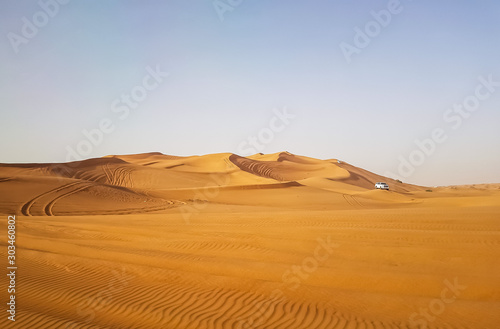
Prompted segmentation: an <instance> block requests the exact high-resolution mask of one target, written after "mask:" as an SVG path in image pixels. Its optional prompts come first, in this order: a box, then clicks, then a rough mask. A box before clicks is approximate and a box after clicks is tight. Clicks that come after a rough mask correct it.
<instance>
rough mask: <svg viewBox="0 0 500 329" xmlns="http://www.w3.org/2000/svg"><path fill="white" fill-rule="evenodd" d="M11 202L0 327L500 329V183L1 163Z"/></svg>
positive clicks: (295, 160) (154, 164) (305, 164)
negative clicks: (11, 243)
mask: <svg viewBox="0 0 500 329" xmlns="http://www.w3.org/2000/svg"><path fill="white" fill-rule="evenodd" d="M377 181H386V182H387V183H389V185H390V187H391V190H390V191H380V190H375V189H374V188H373V184H374V183H375V182H377ZM0 193H1V195H2V198H1V200H0V212H1V213H2V214H3V216H5V218H6V216H7V215H14V214H15V215H16V218H17V224H16V225H17V259H18V264H17V265H18V267H19V270H18V273H19V279H18V289H17V293H16V294H17V297H16V298H17V299H18V301H19V302H18V306H17V321H16V322H15V323H10V322H7V321H6V320H5V321H3V322H2V327H6V328H175V329H179V328H193V329H194V328H214V329H215V328H235V329H238V328H286V329H288V328H304V329H306V328H307V329H309V328H311V329H314V328H325V329H326V328H333V329H368V328H370V329H371V328H373V329H376V328H405V329H408V328H419V329H420V328H443V329H444V328H446V329H451V328H453V329H454V328H457V329H459V328H460V329H464V328H469V329H475V328H477V329H485V328H486V329H497V328H499V327H500V315H499V313H498V309H499V308H500V277H499V273H500V264H499V263H498V258H499V256H500V220H499V219H500V184H482V185H474V186H451V187H439V188H429V187H422V186H415V185H410V184H404V183H400V182H397V181H394V180H392V179H390V178H386V177H382V176H380V175H377V174H375V173H371V172H368V171H366V170H364V169H361V168H357V167H355V166H353V165H350V164H348V163H345V162H341V163H339V162H338V161H337V160H335V159H331V160H318V159H313V158H308V157H304V156H298V155H293V154H290V153H288V152H280V153H275V154H256V155H253V156H250V157H240V156H237V155H234V154H230V153H221V154H211V155H205V156H190V157H177V156H170V155H163V154H161V153H148V154H136V155H123V156H122V155H120V156H118V155H116V156H107V157H103V158H99V159H90V160H85V161H78V162H73V163H68V164H0ZM0 229H1V231H2V232H6V230H7V225H6V221H1V222H0ZM0 257H2V258H3V259H7V248H6V243H5V240H2V247H1V248H0ZM2 282H4V281H2ZM5 283H6V282H5ZM450 287H451V288H452V289H450ZM443 296H444V297H443ZM0 297H1V298H2V300H7V298H8V296H7V292H6V289H2V293H1V294H0ZM443 300H444V301H443ZM5 317H6V316H5ZM4 324H5V325H4Z"/></svg>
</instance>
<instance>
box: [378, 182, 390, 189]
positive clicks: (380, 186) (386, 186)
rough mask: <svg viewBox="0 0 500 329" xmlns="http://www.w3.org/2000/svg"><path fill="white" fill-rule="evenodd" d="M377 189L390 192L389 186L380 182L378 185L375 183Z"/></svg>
mask: <svg viewBox="0 0 500 329" xmlns="http://www.w3.org/2000/svg"><path fill="white" fill-rule="evenodd" d="M375 188H376V189H380V190H388V189H389V185H387V184H386V183H382V182H378V183H375Z"/></svg>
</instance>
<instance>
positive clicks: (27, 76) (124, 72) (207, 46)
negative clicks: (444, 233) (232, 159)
mask: <svg viewBox="0 0 500 329" xmlns="http://www.w3.org/2000/svg"><path fill="white" fill-rule="evenodd" d="M54 1H55V0H53V3H54ZM66 1H67V0H66ZM41 2H42V3H45V2H48V3H50V1H49V0H42V1H41ZM61 2H64V1H62V0H61ZM221 2H222V3H225V2H224V1H221ZM236 2H237V1H233V4H234V3H236ZM390 2H391V1H368V0H365V1H348V0H337V1H319V0H316V1H298V0H292V1H290V0H288V1H265V0H252V1H250V0H243V1H242V2H241V3H240V4H239V5H237V6H235V7H233V8H230V9H232V10H228V11H225V12H224V13H223V14H222V16H223V18H224V19H223V20H221V19H220V15H219V13H218V12H217V10H216V8H215V7H214V3H213V2H212V1H210V0H205V1H186V0H178V1H169V0H161V1H127V0H120V1H117V0H110V1H97V0H86V1H78V0H73V1H69V2H68V3H67V4H61V5H59V8H55V7H54V6H53V5H52V6H49V7H48V8H49V9H48V11H51V10H52V13H51V14H52V16H53V17H50V16H49V15H48V14H45V13H44V12H43V8H42V7H41V6H40V4H39V3H38V2H36V1H4V2H3V4H2V10H1V12H0V34H1V39H0V40H1V41H0V63H1V64H0V65H1V66H2V70H1V75H0V104H1V114H0V138H1V140H2V142H1V152H0V162H62V161H65V160H66V159H67V156H68V148H71V149H73V150H76V149H77V145H78V143H81V141H82V140H87V139H88V138H87V137H85V135H84V134H83V132H82V131H83V130H88V131H91V130H93V129H96V128H98V127H99V123H100V122H101V121H102V120H104V119H107V120H108V124H112V125H113V127H114V131H113V132H111V133H103V138H102V141H100V142H99V143H97V145H92V147H91V149H90V150H89V152H87V153H89V154H88V155H85V156H84V157H85V158H89V157H99V156H103V155H107V154H126V153H139V152H150V151H159V152H163V153H166V154H174V155H195V154H206V153H217V152H233V153H238V152H239V151H240V150H241V145H242V143H244V142H245V141H246V140H247V139H248V138H249V136H250V137H251V136H257V138H259V137H258V136H259V133H261V135H262V134H264V135H262V136H266V138H267V137H268V135H266V134H265V133H262V131H266V129H269V128H270V127H271V126H270V120H272V118H273V116H275V114H274V112H273V109H283V108H284V107H286V108H287V109H288V112H290V113H293V114H294V115H295V117H294V118H293V119H291V120H290V122H289V124H288V125H287V126H286V128H284V129H282V130H281V128H282V127H281V126H280V130H281V131H276V132H275V133H274V138H272V139H265V142H266V143H264V145H263V149H262V152H263V153H274V152H278V151H284V150H287V151H290V152H292V153H296V154H301V155H307V156H311V157H317V158H322V159H328V158H340V159H342V160H345V161H347V162H350V163H352V164H354V165H356V166H360V167H362V168H365V169H368V170H371V171H374V172H377V173H380V174H386V173H388V172H391V173H394V174H398V167H400V163H401V161H402V160H401V159H409V157H410V154H411V153H412V152H414V151H415V150H418V148H417V146H416V144H415V143H414V141H415V140H416V139H418V140H424V139H426V138H429V137H430V136H431V134H432V131H433V130H434V129H442V130H443V131H444V133H445V134H446V136H447V137H448V138H447V139H446V141H444V142H442V143H439V144H437V146H436V148H435V150H434V151H433V152H431V153H430V154H429V155H425V158H424V159H423V160H422V161H420V160H419V161H420V162H422V163H420V162H418V161H417V160H418V159H417V160H415V159H414V160H415V161H416V162H415V163H418V165H415V166H413V167H414V170H413V171H412V172H411V174H408V172H407V173H406V175H404V176H400V177H401V178H403V180H405V181H408V182H413V183H417V184H426V185H446V184H465V183H485V182H492V183H493V182H497V183H498V182H500V170H499V169H498V168H500V129H499V128H498V127H499V123H500V87H496V90H494V91H493V92H491V94H490V95H488V97H487V99H484V100H481V101H480V102H479V105H478V106H477V108H475V110H474V111H473V112H467V113H466V114H467V117H466V118H463V119H462V122H461V123H460V125H459V126H458V127H456V125H458V123H457V120H458V119H457V115H458V114H456V113H455V112H453V113H451V114H450V113H448V121H446V120H445V119H444V118H443V115H444V114H445V113H446V111H447V110H448V109H452V108H453V105H454V104H461V103H462V102H463V101H464V99H465V98H466V97H468V96H471V95H472V96H473V95H474V93H475V90H476V88H477V86H478V84H479V83H480V81H479V80H478V77H480V76H483V77H485V78H487V77H488V76H489V75H492V79H493V80H494V81H500V64H499V63H500V62H499V58H500V42H499V41H498V36H499V35H500V2H498V1H460V0H459V1H451V0H448V1H431V0H418V1H417V0H414V1H409V0H401V1H400V4H399V6H397V10H394V11H397V13H392V14H391V19H390V22H389V23H388V24H386V23H384V25H386V26H382V25H381V24H380V23H375V25H374V24H373V22H371V21H374V17H373V15H372V14H371V12H372V11H374V12H380V11H381V10H388V7H390V6H392V5H389V3H390ZM221 8H223V7H221ZM391 8H392V7H391ZM395 8H396V7H395ZM226 9H227V7H226ZM24 17H25V19H23V18H24ZM385 18H386V17H385ZM26 22H28V23H29V24H28V25H30V24H34V23H36V24H38V25H39V27H36V25H35V28H36V29H38V31H36V33H35V32H33V31H32V30H30V29H29V26H26V25H27V23H26ZM377 24H378V27H379V31H377V30H376V29H377ZM356 27H358V28H360V29H361V30H365V27H368V28H372V30H371V34H372V35H373V36H372V37H369V38H370V42H369V44H368V45H367V46H366V47H364V48H361V47H359V48H358V49H359V51H358V53H355V54H352V56H351V57H350V59H351V60H350V62H348V61H347V60H346V58H345V56H344V54H343V51H342V48H341V46H340V45H341V44H342V43H343V42H344V43H345V44H350V45H353V46H355V43H354V38H355V34H356V32H355V28H356ZM30 33H31V34H30ZM20 40H22V41H20ZM365 41H366V40H365ZM345 44H344V45H345ZM363 46H364V45H363ZM147 67H150V68H151V69H156V67H158V68H159V69H160V70H161V71H162V72H168V74H169V75H168V77H165V78H162V79H163V80H162V81H161V83H159V84H157V85H156V86H155V88H151V89H152V90H149V91H147V95H146V96H145V97H144V100H142V101H141V102H138V105H137V106H136V108H131V107H129V110H130V112H129V114H128V116H126V117H125V116H123V117H124V119H123V120H122V119H120V116H121V115H123V114H124V112H123V111H119V110H118V109H120V108H119V106H122V108H121V109H122V110H123V105H124V103H120V102H121V101H120V97H121V95H122V94H130V93H131V92H132V90H134V88H135V90H136V91H137V92H138V93H139V94H137V95H139V96H142V95H143V94H141V93H140V91H141V89H140V88H142V87H141V86H142V84H143V78H144V77H145V76H147V75H148V74H149V73H148V70H147V69H146V68H147ZM148 79H149V78H148ZM154 82H155V81H154V80H151V79H149V80H148V83H149V85H148V86H150V87H151V85H152V84H153V85H154ZM138 86H139V87H138ZM137 87H138V88H137ZM142 91H144V89H142ZM484 91H486V89H484V88H483V90H482V92H483V94H481V95H484ZM469 99H470V97H469ZM116 101H118V102H119V106H117V104H116V103H115V104H114V102H116ZM113 104H114V105H115V107H113ZM273 122H274V121H273ZM274 123H275V122H274ZM273 127H274V126H273ZM454 127H456V129H454ZM267 132H268V131H267ZM239 153H241V152H239ZM243 155H246V154H243ZM414 155H415V154H414Z"/></svg>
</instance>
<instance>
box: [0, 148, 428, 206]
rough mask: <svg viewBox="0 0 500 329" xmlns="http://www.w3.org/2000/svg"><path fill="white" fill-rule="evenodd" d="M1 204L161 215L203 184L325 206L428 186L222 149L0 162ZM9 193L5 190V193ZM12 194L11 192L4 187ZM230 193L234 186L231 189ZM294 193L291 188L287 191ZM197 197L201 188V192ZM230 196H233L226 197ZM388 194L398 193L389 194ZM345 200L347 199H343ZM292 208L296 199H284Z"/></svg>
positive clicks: (224, 191) (224, 192) (331, 164)
mask: <svg viewBox="0 0 500 329" xmlns="http://www.w3.org/2000/svg"><path fill="white" fill-rule="evenodd" d="M0 175H1V176H0V182H2V184H0V191H2V194H3V195H5V196H6V197H5V198H4V199H2V201H1V203H0V211H1V212H3V213H16V214H23V215H84V214H85V215H92V214H127V213H140V212H161V211H162V210H166V209H170V208H172V207H181V206H183V205H186V204H189V203H190V202H194V201H193V200H194V199H195V195H194V194H197V193H198V192H199V189H200V188H201V189H203V188H207V187H217V188H219V189H220V193H218V195H217V197H215V198H213V199H212V200H208V198H205V199H207V200H204V201H205V202H211V201H212V202H218V201H222V203H224V204H228V205H230V204H241V202H240V198H238V195H239V194H241V196H242V197H243V196H244V195H245V194H247V193H248V192H246V191H248V190H249V189H252V188H253V189H257V188H258V189H262V188H263V187H265V186H266V185H267V188H266V192H265V193H264V194H261V195H260V196H261V197H262V200H259V195H256V196H253V197H252V198H251V199H252V200H253V202H255V204H259V202H265V200H266V199H267V195H275V196H277V195H283V193H285V192H284V188H290V189H291V190H292V189H293V194H294V195H295V194H297V195H304V196H308V195H309V194H311V193H314V194H315V196H316V197H317V202H319V203H323V202H324V204H325V206H328V207H350V206H352V205H358V202H356V201H353V200H356V198H362V199H366V202H367V204H370V203H372V201H373V200H376V201H377V202H378V201H381V200H384V201H386V202H387V203H399V202H401V201H403V200H404V201H405V202H408V201H411V199H412V198H410V197H403V196H404V195H405V194H404V193H409V192H418V191H422V190H424V188H423V187H420V186H415V185H409V184H404V183H399V182H397V181H395V180H393V179H390V178H387V177H382V176H380V175H376V174H374V173H371V172H368V171H366V170H363V169H361V168H357V167H354V166H352V165H349V164H347V163H345V162H342V163H339V162H337V160H317V159H313V158H308V157H303V156H297V155H293V154H290V153H288V152H282V153H276V154H268V155H261V154H257V155H254V156H251V157H246V158H245V157H240V156H238V155H235V154H230V153H222V154H211V155H205V156H190V157H177V156H171V155H164V154H161V153H146V154H134V155H123V156H107V157H103V158H98V159H89V160H84V161H78V162H70V163H63V164H61V163H59V164H0ZM378 181H385V182H387V183H389V184H390V187H391V191H392V192H396V193H403V194H402V195H400V194H394V193H392V192H388V193H386V192H384V191H377V192H380V194H381V195H383V193H385V195H383V197H380V196H379V195H377V193H375V194H373V195H372V194H371V193H366V192H368V191H372V190H373V186H374V184H375V182H378ZM4 191H5V192H4ZM7 191H8V192H7ZM228 191H231V192H230V193H229V192H228ZM290 192H292V191H287V192H286V193H290ZM198 194H199V193H198ZM228 194H231V195H232V196H234V200H230V199H229V198H227V196H228ZM388 194H393V196H392V197H389V196H388ZM342 200H344V201H342ZM281 203H282V204H286V203H289V204H290V205H291V206H293V204H295V203H296V200H293V199H288V200H287V199H285V198H283V200H281Z"/></svg>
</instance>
